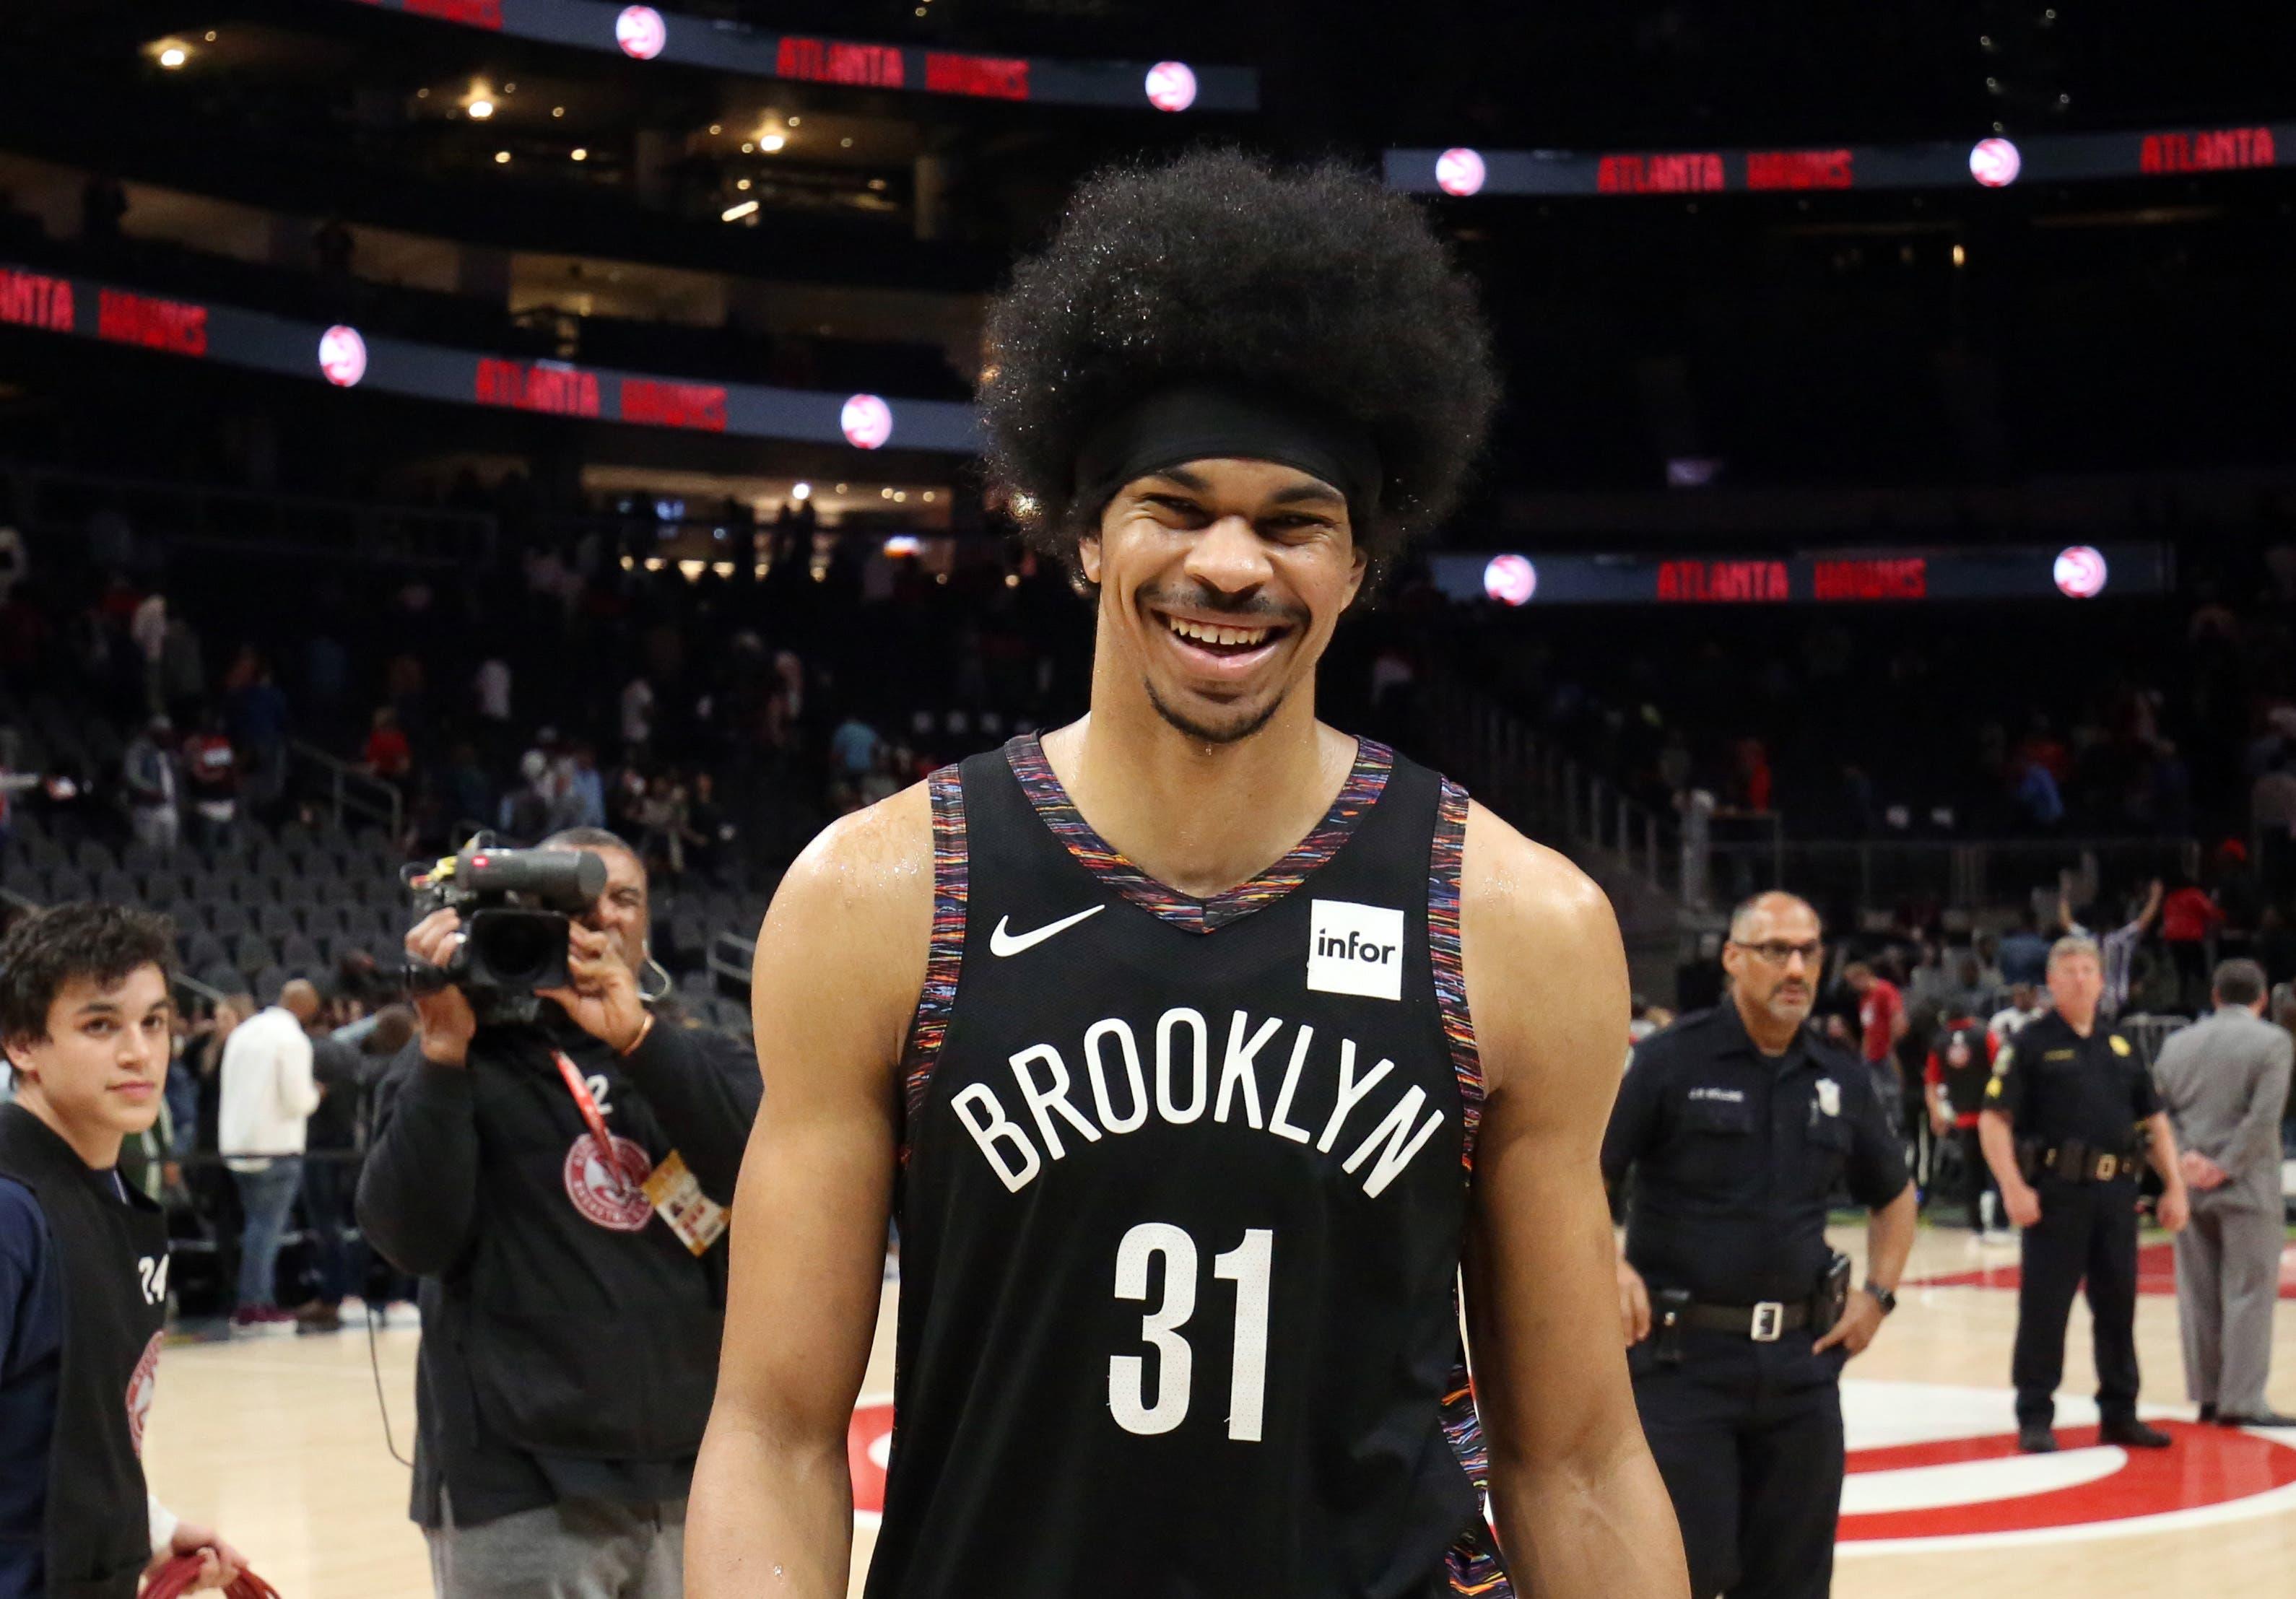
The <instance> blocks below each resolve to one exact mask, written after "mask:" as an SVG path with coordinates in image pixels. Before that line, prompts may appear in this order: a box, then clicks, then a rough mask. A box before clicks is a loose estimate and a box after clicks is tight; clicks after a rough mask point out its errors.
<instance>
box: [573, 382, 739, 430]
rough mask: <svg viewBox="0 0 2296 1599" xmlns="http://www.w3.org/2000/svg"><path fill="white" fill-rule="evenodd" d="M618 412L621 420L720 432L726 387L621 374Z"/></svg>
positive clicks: (724, 412)
mask: <svg viewBox="0 0 2296 1599" xmlns="http://www.w3.org/2000/svg"><path fill="white" fill-rule="evenodd" d="M589 414H595V413H589ZM621 416H622V420H623V421H624V422H652V423H653V424H654V425H655V426H656V427H662V428H693V429H695V430H698V431H700V432H704V433H722V432H724V431H725V430H726V390H725V389H722V388H719V387H717V386H716V385H715V384H709V383H672V382H667V381H663V380H662V379H660V378H624V379H623V380H622V410H621Z"/></svg>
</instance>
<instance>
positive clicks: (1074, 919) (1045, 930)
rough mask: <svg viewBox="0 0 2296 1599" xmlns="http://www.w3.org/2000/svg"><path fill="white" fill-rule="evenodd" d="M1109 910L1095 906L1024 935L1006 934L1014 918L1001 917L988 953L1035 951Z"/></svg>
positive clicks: (993, 933)
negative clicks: (1047, 942) (1050, 940)
mask: <svg viewBox="0 0 2296 1599" xmlns="http://www.w3.org/2000/svg"><path fill="white" fill-rule="evenodd" d="M1107 908H1108V906H1106V905H1104V904H1103V905H1095V906H1092V907H1091V908H1090V909H1088V910H1081V911H1078V913H1077V914H1075V915H1073V916H1062V918H1061V919H1060V920H1059V921H1057V922H1046V923H1045V925H1044V926H1042V927H1040V928H1038V929H1037V930H1036V931H1034V932H1024V933H1008V932H1006V931H1005V928H1006V926H1007V925H1009V924H1010V923H1011V922H1012V920H1013V918H1012V917H1010V916H999V917H998V918H997V919H996V931H994V932H992V933H990V934H989V935H988V953H989V954H991V955H1018V954H1020V953H1021V951H1022V950H1024V949H1034V948H1035V947H1037V945H1039V944H1041V943H1043V942H1044V941H1045V940H1046V939H1049V938H1051V937H1053V936H1054V934H1055V933H1064V932H1066V931H1068V930H1069V929H1070V928H1071V927H1074V926H1075V925H1076V924H1077V923H1078V922H1082V921H1085V920H1087V918H1089V917H1093V916H1097V915H1099V914H1100V913H1101V912H1103V911H1104V910H1106V909H1107Z"/></svg>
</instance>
